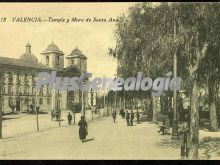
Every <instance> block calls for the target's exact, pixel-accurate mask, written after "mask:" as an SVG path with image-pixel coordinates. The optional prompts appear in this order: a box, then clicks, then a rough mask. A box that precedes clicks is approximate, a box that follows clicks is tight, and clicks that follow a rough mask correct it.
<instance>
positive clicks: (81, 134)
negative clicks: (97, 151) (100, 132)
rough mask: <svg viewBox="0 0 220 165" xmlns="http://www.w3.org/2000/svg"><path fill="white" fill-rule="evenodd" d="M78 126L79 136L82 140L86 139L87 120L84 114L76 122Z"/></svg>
mask: <svg viewBox="0 0 220 165" xmlns="http://www.w3.org/2000/svg"><path fill="white" fill-rule="evenodd" d="M78 126H79V138H80V140H81V141H82V142H84V140H85V139H86V135H88V132H87V122H86V119H85V117H84V116H81V120H80V121H79V123H78Z"/></svg>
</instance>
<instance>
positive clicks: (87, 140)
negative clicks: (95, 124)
mask: <svg viewBox="0 0 220 165" xmlns="http://www.w3.org/2000/svg"><path fill="white" fill-rule="evenodd" d="M93 140H95V138H90V139H86V140H84V142H89V141H93Z"/></svg>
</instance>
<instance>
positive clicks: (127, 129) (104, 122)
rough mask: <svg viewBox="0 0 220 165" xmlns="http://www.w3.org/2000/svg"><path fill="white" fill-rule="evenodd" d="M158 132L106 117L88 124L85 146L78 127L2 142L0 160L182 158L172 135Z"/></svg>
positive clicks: (148, 127)
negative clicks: (79, 135)
mask: <svg viewBox="0 0 220 165" xmlns="http://www.w3.org/2000/svg"><path fill="white" fill-rule="evenodd" d="M156 130H158V128H157V126H156V125H155V124H151V123H141V124H135V125H134V126H133V127H131V126H126V122H125V121H124V120H122V119H121V118H120V117H119V116H118V118H117V121H116V123H113V120H112V118H111V117H105V118H101V119H98V120H96V121H92V122H90V123H89V135H88V137H87V139H88V141H87V142H85V143H82V142H81V141H80V140H79V137H78V127H77V126H75V125H71V126H67V125H64V126H62V127H60V128H57V127H56V128H51V129H48V130H43V131H40V132H38V133H28V134H25V135H21V136H16V137H13V138H6V139H3V140H1V141H0V159H179V149H178V148H175V147H170V146H171V140H170V136H169V135H165V136H161V135H159V134H158V133H157V132H156ZM177 147H178V146H177Z"/></svg>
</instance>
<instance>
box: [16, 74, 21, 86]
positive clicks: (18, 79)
mask: <svg viewBox="0 0 220 165" xmlns="http://www.w3.org/2000/svg"><path fill="white" fill-rule="evenodd" d="M20 83H21V82H20V73H19V72H18V73H17V84H20Z"/></svg>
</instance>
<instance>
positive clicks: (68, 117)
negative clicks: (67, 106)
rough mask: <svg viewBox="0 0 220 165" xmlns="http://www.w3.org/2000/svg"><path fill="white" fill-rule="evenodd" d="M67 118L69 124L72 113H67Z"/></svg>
mask: <svg viewBox="0 0 220 165" xmlns="http://www.w3.org/2000/svg"><path fill="white" fill-rule="evenodd" d="M67 119H68V123H69V125H70V124H71V121H72V115H71V114H70V113H69V114H68V116H67Z"/></svg>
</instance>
